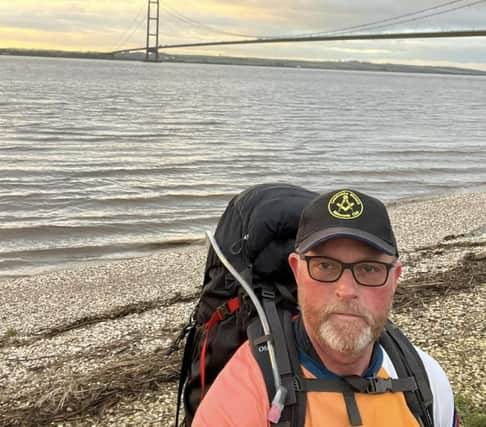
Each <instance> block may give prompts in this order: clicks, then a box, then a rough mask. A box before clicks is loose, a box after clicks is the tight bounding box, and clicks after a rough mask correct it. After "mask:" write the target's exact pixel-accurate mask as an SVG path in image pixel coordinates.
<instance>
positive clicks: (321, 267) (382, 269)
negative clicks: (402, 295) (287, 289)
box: [300, 255, 395, 287]
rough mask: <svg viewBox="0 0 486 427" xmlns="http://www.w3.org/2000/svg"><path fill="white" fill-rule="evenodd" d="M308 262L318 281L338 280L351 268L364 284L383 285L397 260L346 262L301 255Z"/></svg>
mask: <svg viewBox="0 0 486 427" xmlns="http://www.w3.org/2000/svg"><path fill="white" fill-rule="evenodd" d="M300 258H301V259H303V260H305V261H306V263H307V271H308V272H309V276H310V277H312V278H313V279H314V280H317V281H318V282H324V283H332V282H336V281H338V280H339V279H340V278H341V276H342V275H343V273H344V270H346V269H349V270H351V272H352V273H353V277H354V280H356V282H357V283H358V284H360V285H362V286H371V287H378V286H383V285H384V284H385V283H386V281H387V280H388V274H389V272H390V270H391V269H392V268H393V267H394V265H395V262H392V263H386V262H381V261H359V262H351V263H345V262H341V261H339V260H337V259H334V258H330V257H324V256H306V255H300Z"/></svg>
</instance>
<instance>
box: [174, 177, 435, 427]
mask: <svg viewBox="0 0 486 427" xmlns="http://www.w3.org/2000/svg"><path fill="white" fill-rule="evenodd" d="M316 196H317V194H316V193H314V192H311V191H308V190H306V189H303V188H301V187H297V186H294V185H287V184H261V185H256V186H254V187H251V188H249V189H247V190H245V191H243V192H242V193H240V194H239V195H237V196H235V197H234V198H233V199H232V200H231V201H230V202H229V203H228V206H227V208H226V210H225V212H224V213H223V215H222V216H221V218H220V220H219V222H218V225H217V227H216V232H215V236H214V240H215V242H214V244H215V245H217V246H219V247H218V248H216V249H218V250H220V251H221V254H220V256H218V254H217V252H216V251H215V248H213V247H212V246H210V248H209V251H208V255H207V261H206V268H205V275H204V282H203V287H202V290H201V295H200V298H199V300H198V303H197V304H196V307H195V309H194V312H193V313H192V315H191V319H190V321H189V323H188V324H187V326H186V327H185V328H184V330H183V331H182V333H181V335H180V336H179V338H178V340H180V339H181V338H182V337H185V336H186V344H185V348H184V355H183V359H182V367H181V373H180V380H179V391H178V399H177V414H176V427H177V426H178V425H179V412H180V406H181V399H182V400H183V404H184V411H185V418H184V422H183V423H184V424H183V425H185V426H186V427H189V426H190V425H191V424H192V419H193V417H194V414H195V412H196V409H197V407H198V405H199V403H200V402H201V400H202V398H203V397H204V395H205V393H206V392H207V390H208V388H209V387H210V385H211V384H212V383H213V381H214V380H215V378H216V376H217V374H218V373H219V372H220V371H221V369H222V368H223V367H224V365H225V364H226V362H227V361H228V360H229V359H230V358H231V356H232V355H233V354H234V353H235V351H236V350H237V349H238V347H239V346H240V345H241V344H242V343H243V342H245V341H246V340H247V339H249V340H250V343H251V345H252V349H253V350H254V354H255V358H256V360H257V361H258V363H259V365H260V367H261V369H262V373H263V376H264V378H265V382H266V384H267V390H268V395H269V399H270V402H271V403H272V401H274V398H275V396H276V394H277V389H276V387H275V383H276V379H277V381H279V382H280V383H281V385H282V386H283V387H282V389H284V390H286V392H287V393H286V394H285V395H284V396H283V399H284V402H281V403H284V410H283V413H282V414H281V416H278V417H277V418H279V421H278V422H277V421H276V422H275V424H276V425H279V426H303V425H304V417H305V402H306V398H305V396H306V391H308V387H311V388H312V387H316V382H314V383H312V384H310V383H309V382H308V381H307V380H306V379H304V378H302V376H301V373H300V368H299V360H298V356H297V354H296V352H295V351H294V349H295V346H294V345H293V337H292V336H293V334H292V331H291V329H292V327H291V325H292V320H291V319H292V318H293V317H294V316H295V315H297V314H298V311H299V310H298V306H297V302H296V285H295V281H294V277H293V274H292V271H291V270H290V267H289V265H288V262H287V257H288V254H289V253H290V252H292V251H293V250H294V242H295V235H296V232H297V227H298V223H299V218H300V214H301V212H302V210H303V208H304V207H305V206H306V205H307V204H308V203H309V202H310V201H311V200H312V199H313V198H314V197H316ZM216 242H217V243H216ZM220 257H223V258H226V259H225V260H224V261H226V262H229V263H230V264H231V266H232V267H233V268H234V270H236V272H237V274H238V273H239V275H240V276H241V278H242V280H244V281H246V282H247V284H249V286H250V287H251V289H250V290H249V291H250V293H253V294H254V295H253V297H255V296H256V298H257V299H258V301H256V302H257V303H258V302H259V301H260V302H261V304H262V308H263V310H264V312H265V315H266V317H267V319H268V323H269V325H270V330H271V333H270V334H268V333H267V334H265V333H264V332H263V330H262V328H261V324H260V321H259V319H258V318H257V317H258V316H257V314H259V313H257V310H256V308H255V306H254V304H253V302H252V301H251V298H250V297H249V293H248V292H246V291H245V290H244V289H243V288H242V286H240V283H238V281H237V280H236V279H235V277H234V275H233V274H231V273H230V272H229V271H228V270H229V269H228V268H226V267H225V264H224V263H223V261H222V259H221V258H220ZM269 341H270V343H271V345H270V347H271V349H272V350H273V351H274V352H275V356H276V365H277V366H278V377H277V378H276V374H275V369H272V368H275V366H273V367H272V366H271V364H270V359H269V357H268V351H267V350H268V346H269V345H268V344H269ZM380 342H381V344H382V345H383V346H384V347H385V350H386V351H387V353H388V354H389V355H390V357H391V359H392V361H393V363H394V365H395V367H396V370H397V374H398V375H399V377H400V378H401V379H402V378H403V381H402V383H404V381H405V382H406V384H405V383H404V384H405V385H406V387H403V384H398V382H396V383H395V385H394V386H395V389H396V390H398V388H400V386H401V389H400V390H401V391H405V397H406V399H407V403H408V405H409V407H410V409H411V411H412V412H413V413H414V415H415V416H416V418H417V419H418V420H420V421H419V422H420V423H421V425H423V426H427V427H429V426H430V427H432V425H433V423H432V420H433V418H432V394H431V391H430V387H429V384H428V381H427V375H426V372H425V368H424V367H423V365H422V362H421V359H420V357H419V356H418V354H417V353H416V351H415V349H414V347H413V346H412V345H411V344H410V342H409V341H408V340H407V339H406V338H405V337H404V336H403V334H402V333H401V332H400V331H399V330H398V329H397V328H396V327H394V326H393V325H392V324H391V323H389V324H387V327H386V329H385V332H384V333H383V336H382V337H381V340H380ZM262 348H263V349H264V350H265V351H261V349H262ZM410 378H413V379H416V381H414V380H412V381H411V382H412V383H410ZM328 381H329V380H328ZM317 382H320V383H321V384H319V385H318V387H320V390H322V391H330V390H331V389H332V390H333V391H343V394H344V397H345V401H346V407H347V408H348V414H349V418H350V423H351V424H352V425H360V417H359V411H357V406H356V404H355V401H354V393H355V392H384V391H395V389H394V390H392V387H393V386H392V385H391V383H390V384H388V383H387V384H383V383H382V382H379V384H378V383H376V384H372V385H370V384H369V383H366V384H354V385H353V384H348V383H345V384H344V385H343V384H335V383H333V384H330V383H326V384H323V383H325V382H326V381H324V380H322V381H317ZM309 384H310V385H309ZM387 387H388V388H387ZM377 388H378V389H379V390H377ZM406 388H408V389H410V390H408V391H407V390H405V389H406ZM279 389H280V388H279ZM382 389H383V390H382ZM279 397H280V398H282V396H279ZM277 406H278V405H277ZM279 415H280V414H279Z"/></svg>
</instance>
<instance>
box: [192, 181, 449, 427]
mask: <svg viewBox="0 0 486 427" xmlns="http://www.w3.org/2000/svg"><path fill="white" fill-rule="evenodd" d="M398 255H399V254H398V246H397V243H396V240H395V236H394V233H393V230H392V226H391V223H390V219H389V216H388V213H387V210H386V207H385V206H384V204H383V203H382V202H381V201H379V200H378V199H376V198H374V197H371V196H368V195H366V194H364V193H361V192H358V191H353V190H347V189H346V190H337V191H333V192H330V193H326V194H323V195H321V196H319V197H317V198H315V199H314V200H313V201H312V202H311V203H310V204H309V205H308V206H307V207H306V208H305V209H304V211H303V212H302V216H301V218H300V223H299V228H298V232H297V236H296V246H295V251H294V252H292V253H291V254H290V255H289V265H290V268H291V269H292V272H293V274H294V277H295V281H296V284H297V295H298V302H299V305H300V310H301V311H300V315H299V316H298V317H297V319H295V320H294V322H293V323H294V327H293V330H294V338H295V340H294V341H295V346H296V347H297V354H298V357H299V363H300V367H301V370H302V375H303V377H305V378H306V379H316V378H317V379H334V380H338V381H340V380H341V379H345V380H346V381H349V382H350V383H355V382H356V381H357V382H358V383H359V381H370V380H372V381H375V382H376V381H382V380H383V381H389V382H388V383H387V384H392V383H393V381H396V384H402V385H403V384H404V383H406V381H403V380H402V382H401V383H400V380H399V378H398V376H397V370H396V368H395V366H394V363H393V362H392V357H391V356H390V354H388V353H387V352H386V351H385V349H384V348H383V346H382V345H380V344H379V342H378V339H379V337H380V335H381V334H382V332H383V330H384V327H385V323H386V322H387V319H388V315H389V312H390V309H391V306H392V301H393V295H394V293H395V290H396V288H397V284H398V279H399V277H400V273H401V271H402V264H401V262H400V261H399V259H398ZM417 354H418V356H419V358H420V359H421V362H422V363H423V365H424V367H425V372H426V376H427V378H422V379H417V380H424V381H428V383H429V385H430V389H431V391H432V395H433V403H432V405H433V409H432V411H431V412H432V415H431V416H430V418H431V419H430V423H428V424H430V425H434V426H435V427H451V426H454V425H455V424H456V423H457V418H456V415H455V409H454V400H453V394H452V390H451V387H450V385H449V381H448V380H447V377H446V375H445V373H444V371H443V370H442V369H441V367H440V366H439V364H438V363H437V362H436V361H435V360H434V359H433V358H432V357H430V356H429V355H428V354H426V353H424V352H423V351H421V350H419V349H417ZM407 384H408V383H407ZM409 385H410V384H408V386H409ZM385 391H386V392H385ZM343 395H344V396H345V398H344V399H343ZM348 397H349V395H348ZM350 407H351V410H350ZM353 411H354V417H353V416H351V415H350V412H353ZM269 412H270V405H269V400H268V395H267V390H266V385H265V381H264V378H263V376H262V372H261V369H260V368H259V365H258V364H257V362H256V361H255V358H254V357H253V354H252V351H251V349H250V346H249V345H248V343H245V344H243V345H242V346H241V347H240V349H239V350H238V351H237V352H236V353H235V355H234V356H233V357H232V359H231V360H230V361H229V362H228V364H227V365H226V366H225V368H224V369H223V370H222V371H221V373H220V374H219V376H218V377H217V379H216V381H215V382H214V383H213V385H212V386H211V388H210V390H209V392H208V394H207V395H206V396H205V397H204V399H203V400H202V402H201V404H200V406H199V408H198V411H197V412H196V416H195V418H194V421H193V424H192V425H193V426H194V427H200V426H206V427H212V426H218V427H221V426H223V427H224V426H227V427H229V426H232V427H236V426H242V427H243V426H245V427H260V426H261V427H267V426H269V425H270V421H269V417H268V414H269ZM304 413H305V417H303V419H302V420H301V424H302V425H304V426H305V427H317V426H326V427H343V426H349V425H353V426H354V425H363V426H370V427H376V426H379V427H389V426H393V427H420V426H422V425H423V423H422V421H421V420H418V419H417V418H416V416H415V415H414V413H413V411H412V410H411V408H410V407H409V405H408V404H407V401H406V399H405V396H404V392H403V391H400V388H399V387H397V388H396V389H393V387H392V386H390V389H389V390H382V392H376V390H374V391H373V392H369V391H367V392H363V393H356V396H354V394H353V401H352V402H351V403H350V402H349V399H348V400H346V395H345V393H343V392H342V391H341V390H336V391H333V390H326V391H320V390H308V391H307V396H306V407H305V411H304ZM356 413H357V415H356ZM270 419H271V417H270ZM356 419H357V420H358V421H356Z"/></svg>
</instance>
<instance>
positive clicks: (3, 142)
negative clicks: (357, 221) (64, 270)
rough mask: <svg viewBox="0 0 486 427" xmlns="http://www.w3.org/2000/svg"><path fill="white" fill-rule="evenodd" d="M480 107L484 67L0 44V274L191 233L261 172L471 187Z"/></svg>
mask: <svg viewBox="0 0 486 427" xmlns="http://www.w3.org/2000/svg"><path fill="white" fill-rule="evenodd" d="M485 117H486V78H484V77H471V76H445V75H420V74H400V73H370V72H336V71H322V70H303V69H281V68H259V67H237V66H212V65H191V64H145V63H136V62H120V61H93V60H72V59H49V58H22V57H8V56H3V57H2V56H0V131H1V132H0V241H1V246H0V277H12V276H21V275H28V274H33V273H38V272H41V271H45V270H48V269H52V268H59V267H63V266H66V265H67V264H68V263H72V262H87V261H92V260H100V259H116V258H123V257H132V256H138V255H141V254H144V253H148V252H151V251H155V250H159V249H160V248H163V247H164V246H166V245H167V244H169V243H171V242H172V243H174V242H190V241H193V240H194V239H197V238H201V237H202V236H203V233H204V231H205V230H212V229H214V226H215V223H216V221H217V218H218V216H219V215H220V214H221V213H222V211H223V209H224V207H225V205H226V203H227V201H228V200H229V199H230V198H231V197H232V195H234V194H236V193H237V192H239V191H241V190H243V189H245V188H247V187H248V186H250V185H252V184H257V183H262V182H291V183H295V184H298V185H303V186H305V187H308V188H310V189H313V190H318V191H324V190H327V189H331V188H336V187H340V186H347V187H355V188H358V189H361V190H363V191H367V192H369V193H371V194H373V195H375V196H378V197H381V198H383V199H385V200H393V199H398V198H403V197H417V196H422V197H426V196H428V195H437V194H442V193H446V192H451V191H462V190H469V189H474V188H478V187H481V186H484V185H485V184H486V166H485V165H486V124H485V121H484V120H485V119H484V118H485ZM483 188H484V187H483Z"/></svg>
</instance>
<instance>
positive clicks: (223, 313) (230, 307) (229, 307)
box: [199, 297, 240, 399]
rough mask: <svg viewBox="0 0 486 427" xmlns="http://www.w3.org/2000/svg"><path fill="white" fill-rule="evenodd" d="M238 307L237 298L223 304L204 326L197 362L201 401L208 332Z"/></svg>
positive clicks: (204, 385) (203, 389)
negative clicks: (199, 356)
mask: <svg viewBox="0 0 486 427" xmlns="http://www.w3.org/2000/svg"><path fill="white" fill-rule="evenodd" d="M239 306H240V299H239V298H238V297H234V298H232V299H230V300H229V301H227V302H226V303H225V304H222V305H220V306H219V307H218V308H217V309H216V310H214V313H213V314H212V316H211V318H210V319H209V320H208V321H207V322H206V323H205V324H204V328H205V329H206V332H205V336H204V342H203V345H202V347H201V358H200V360H199V369H200V371H201V399H202V398H203V397H204V395H205V394H206V349H207V346H208V336H209V331H210V330H211V328H212V327H213V326H214V325H216V324H217V323H219V322H220V321H221V320H223V319H226V318H227V317H228V316H229V315H230V314H233V313H234V312H235V311H236V310H238V307H239Z"/></svg>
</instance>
